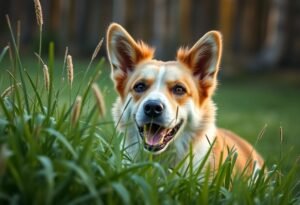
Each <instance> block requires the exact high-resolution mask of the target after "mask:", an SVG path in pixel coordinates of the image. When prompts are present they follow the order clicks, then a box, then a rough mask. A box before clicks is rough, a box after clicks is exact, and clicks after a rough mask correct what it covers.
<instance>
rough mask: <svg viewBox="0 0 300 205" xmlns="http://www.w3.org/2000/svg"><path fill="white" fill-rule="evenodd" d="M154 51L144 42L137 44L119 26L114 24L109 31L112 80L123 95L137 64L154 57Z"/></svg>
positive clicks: (108, 52) (108, 50) (108, 40)
mask: <svg viewBox="0 0 300 205" xmlns="http://www.w3.org/2000/svg"><path fill="white" fill-rule="evenodd" d="M153 52H154V50H153V49H152V48H150V47H148V46H147V45H146V44H144V43H143V42H136V41H135V40H133V38H132V37H131V36H130V35H129V34H128V33H127V31H126V30H125V29H124V28H123V27H122V26H120V25H119V24H116V23H113V24H111V25H110V26H109V28H108V31H107V54H108V58H109V62H110V64H111V68H112V73H111V74H112V75H111V76H112V79H113V80H114V83H115V86H116V88H117V91H118V92H119V93H120V94H121V92H122V89H123V88H124V86H123V85H124V84H125V83H126V79H127V77H128V75H130V73H132V71H133V70H134V69H135V66H136V65H137V63H139V62H140V61H142V60H145V59H151V58H152V57H153Z"/></svg>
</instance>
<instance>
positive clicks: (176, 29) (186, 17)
mask: <svg viewBox="0 0 300 205" xmlns="http://www.w3.org/2000/svg"><path fill="white" fill-rule="evenodd" d="M41 4H42V7H43V16H44V34H43V35H44V37H43V39H44V43H45V44H46V46H43V47H44V48H45V49H46V48H47V43H48V42H47V41H54V42H55V45H56V49H57V52H61V53H63V52H64V49H65V47H66V46H69V49H70V52H71V53H73V55H77V56H82V57H85V56H90V55H91V50H93V48H94V47H95V45H96V44H97V42H98V41H99V39H100V38H102V37H104V36H105V32H106V29H107V26H108V25H109V24H110V23H111V22H118V23H120V24H122V25H123V26H124V27H125V28H126V29H127V30H128V31H129V32H130V33H131V34H132V35H133V36H134V37H135V38H137V39H143V40H144V41H146V42H147V43H149V44H151V45H152V46H154V47H156V57H157V58H160V59H163V60H166V59H168V60H170V59H173V58H174V57H175V54H176V49H177V48H178V46H180V45H187V46H188V45H192V44H193V43H194V42H195V41H196V40H197V39H199V38H200V37H201V36H202V35H203V34H205V33H206V32H207V31H209V30H212V29H215V30H220V31H221V32H222V33H223V38H224V58H223V64H225V65H226V64H227V63H228V64H230V65H231V66H230V67H229V68H226V71H225V72H230V71H232V72H234V70H233V69H249V70H266V69H278V68H285V69H286V67H288V68H292V69H298V70H299V69H300V1H299V0H145V1H141V0H41ZM0 14H1V18H0V45H1V46H2V47H3V46H4V45H6V43H7V36H8V29H7V24H6V21H5V18H4V15H5V14H9V15H10V17H11V19H12V20H13V21H17V20H21V24H22V26H21V28H22V38H21V41H22V45H23V49H26V48H28V47H32V46H34V45H33V44H32V42H33V40H37V38H38V32H37V29H38V28H37V26H36V23H35V22H36V21H35V13H34V6H33V0H22V1H20V0H9V1H7V0H0ZM102 52H103V53H102V54H103V55H105V51H104V49H103V50H102ZM233 65H234V66H233ZM235 71H238V70H235Z"/></svg>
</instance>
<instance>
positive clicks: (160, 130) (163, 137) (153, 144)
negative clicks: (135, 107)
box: [138, 120, 183, 152]
mask: <svg viewBox="0 0 300 205" xmlns="http://www.w3.org/2000/svg"><path fill="white" fill-rule="evenodd" d="M182 123H183V121H182V120H181V121H180V122H179V123H178V124H177V125H175V126H174V127H173V128H165V127H163V126H161V125H158V124H155V123H148V124H144V125H143V126H141V127H139V126H138V129H139V132H140V136H141V137H142V139H143V141H144V147H145V149H147V150H149V151H151V152H158V151H160V150H162V149H164V148H165V147H166V145H168V143H169V142H170V141H171V140H172V139H173V138H174V136H175V135H176V133H177V132H178V130H179V129H180V127H181V125H182Z"/></svg>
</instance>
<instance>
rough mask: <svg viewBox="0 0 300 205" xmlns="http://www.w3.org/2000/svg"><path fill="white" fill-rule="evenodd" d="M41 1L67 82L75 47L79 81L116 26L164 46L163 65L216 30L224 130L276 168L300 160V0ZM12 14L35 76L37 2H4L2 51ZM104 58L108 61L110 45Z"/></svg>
mask: <svg viewBox="0 0 300 205" xmlns="http://www.w3.org/2000/svg"><path fill="white" fill-rule="evenodd" d="M41 4H42V8H43V16H44V25H43V46H42V47H43V54H44V55H43V56H44V58H45V59H46V58H47V55H48V47H49V42H51V41H52V42H54V45H55V54H56V65H55V68H54V72H55V74H56V75H57V77H60V76H61V74H62V71H61V68H62V66H61V65H62V59H63V56H64V51H65V48H66V47H67V46H68V48H69V53H70V54H71V55H72V56H73V61H74V65H75V71H74V72H75V73H76V75H75V79H76V80H79V81H80V80H82V79H81V75H80V74H81V73H83V72H84V70H85V69H86V66H87V65H88V62H89V60H90V58H91V56H92V53H93V51H94V48H95V47H96V45H97V43H98V42H99V40H100V39H101V38H103V37H105V33H106V29H107V27H108V25H109V24H110V23H111V22H118V23H120V24H122V25H123V26H124V27H125V28H126V29H127V30H128V31H129V33H131V34H132V36H133V37H134V38H135V39H141V40H143V41H145V42H147V43H148V44H150V45H151V46H154V47H156V58H158V59H162V60H173V59H174V58H175V56H176V50H177V48H178V47H179V46H192V45H193V44H194V43H195V42H196V41H197V40H198V39H199V38H200V37H201V36H202V35H204V34H205V33H206V32H207V31H209V30H212V29H214V30H219V31H221V32H222V33H223V40H224V51H223V59H222V65H221V70H222V71H221V72H220V74H221V77H220V83H219V84H220V86H219V88H218V90H217V93H216V95H215V101H216V103H217V105H218V116H217V122H218V125H219V126H221V127H224V128H228V129H230V130H233V131H234V132H236V133H238V134H239V135H241V136H243V137H244V138H246V139H248V140H249V141H250V142H251V143H252V144H255V146H256V147H257V149H258V150H259V151H260V152H261V153H262V155H263V156H264V157H265V158H266V159H267V160H269V163H272V162H274V161H276V160H277V161H278V158H280V159H283V156H285V155H287V156H288V157H287V158H285V162H286V163H287V167H288V168H289V167H292V165H293V164H294V163H295V159H298V162H299V161H300V151H299V147H300V126H299V122H300V1H299V0H144V1H141V0H41ZM5 14H9V16H10V19H11V21H12V25H13V28H14V30H17V29H16V28H17V26H16V25H17V22H18V20H20V22H21V56H22V59H23V61H24V67H26V68H28V69H29V71H30V72H32V73H33V74H35V73H36V69H35V68H36V67H37V65H36V62H37V59H36V57H35V56H34V54H33V52H37V50H38V44H39V29H38V26H37V24H36V18H35V12H34V3H33V0H0V47H1V49H2V48H4V47H5V46H6V45H7V43H8V42H9V41H10V35H9V29H8V26H7V23H6V20H5ZM27 56H29V57H27ZM98 56H106V51H105V48H104V46H103V47H102V49H101V50H100V55H98ZM59 58H60V60H57V59H59ZM59 64H60V65H59ZM7 69H10V65H9V64H7V65H6V64H4V65H1V66H0V88H1V91H2V90H4V88H6V87H7V86H8V85H9V82H7V81H6V80H5V79H6V78H7V76H8V75H7V73H6V71H5V70H7ZM94 69H95V68H94ZM102 69H103V75H102V78H101V79H100V80H99V85H100V87H101V88H102V90H104V94H105V95H106V96H107V97H106V98H105V100H106V101H107V105H108V109H110V107H111V104H112V102H113V101H114V100H115V98H116V94H115V93H114V92H111V90H112V87H113V85H112V82H111V81H110V79H109V72H110V68H109V66H108V65H107V64H105V65H104V66H103V67H102ZM40 73H41V71H40ZM5 76H6V77H5ZM62 88H63V87H62ZM68 91H69V90H68V89H66V92H68ZM75 97H76V96H74V99H75ZM107 113H109V111H108V112H107ZM258 139H259V140H260V142H257V141H258ZM290 152H291V154H290V155H289V154H288V153H290Z"/></svg>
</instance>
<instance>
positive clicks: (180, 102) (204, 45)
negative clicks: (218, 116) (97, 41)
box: [107, 24, 264, 173]
mask: <svg viewBox="0 0 300 205" xmlns="http://www.w3.org/2000/svg"><path fill="white" fill-rule="evenodd" d="M107 50H108V56H109V61H110V64H111V68H112V74H111V77H112V79H113V81H114V84H115V87H116V90H117V92H118V94H119V97H118V99H117V100H116V102H115V104H114V107H113V117H114V120H115V122H116V123H117V122H118V123H119V124H118V126H119V129H120V131H124V132H125V131H126V132H127V137H126V138H125V139H124V141H125V145H126V146H128V147H130V149H129V151H128V152H129V154H130V155H131V156H133V158H134V157H135V155H138V150H139V144H142V143H145V142H143V141H141V139H140V138H141V137H140V134H139V130H138V127H140V126H143V125H144V124H143V115H145V114H144V110H143V107H144V103H145V102H146V101H147V100H149V99H150V100H153V99H155V100H160V101H161V102H162V103H164V104H165V107H166V108H165V109H166V110H165V111H164V118H163V119H164V121H165V122H164V121H163V122H161V123H162V124H159V126H161V127H163V129H166V130H171V129H173V128H174V127H176V126H180V128H179V131H178V133H179V134H178V133H175V136H173V138H172V140H171V141H168V144H167V145H166V146H165V147H163V149H162V150H161V151H159V152H158V153H159V154H164V151H165V149H175V153H177V155H178V156H177V158H178V159H179V160H180V159H182V158H183V157H184V156H185V155H186V154H187V153H188V150H189V145H190V143H192V144H193V153H194V161H193V163H194V165H195V166H194V167H195V168H196V167H197V165H199V163H200V162H201V160H202V159H203V157H204V156H205V154H206V153H207V151H208V150H209V148H210V144H211V143H212V142H213V141H214V140H215V144H214V147H213V148H212V152H211V156H210V158H209V163H210V167H212V168H213V169H218V165H219V162H220V160H222V161H224V160H225V159H226V157H227V155H228V152H227V150H228V149H229V150H231V149H233V150H235V151H236V152H237V153H238V158H237V161H236V164H235V167H234V172H235V173H236V172H238V171H242V170H243V169H244V167H245V166H246V165H247V166H248V168H247V173H250V172H251V171H252V170H253V169H257V168H261V167H262V166H263V163H264V161H263V159H262V157H261V156H260V155H259V154H258V153H257V152H256V151H255V149H254V148H253V147H252V146H251V145H250V144H249V143H248V142H246V141H245V140H243V139H242V138H240V137H238V136H237V135H235V134H233V133H232V132H230V131H227V130H224V129H218V128H216V125H215V111H216V106H215V104H214V103H213V101H212V95H213V93H214V90H215V88H216V86H217V74H218V71H219V66H220V59H221V54H222V38H221V34H220V33H219V32H217V31H211V32H208V33H207V34H205V35H204V36H203V37H202V38H201V39H199V41H197V42H196V43H195V45H194V46H193V47H192V48H191V49H188V48H185V49H183V48H181V49H179V50H178V52H177V60H176V61H167V62H163V61H158V60H155V59H153V52H154V49H152V48H151V47H149V46H147V45H146V44H144V43H143V42H139V43H137V42H136V41H135V40H134V39H133V38H132V37H131V36H130V35H129V34H128V33H127V31H126V30H125V29H123V28H122V27H121V26H120V25H118V24H112V25H111V26H110V27H109V28H108V32H107ZM140 82H142V83H143V84H144V85H145V86H146V90H145V91H143V92H136V91H135V89H134V87H135V85H136V84H138V83H140ZM178 85H181V86H183V87H184V88H185V92H184V94H183V95H178V94H176V93H174V87H176V86H178ZM180 121H182V124H180V123H179V122H180ZM144 123H145V122H144ZM154 135H155V134H154ZM154 135H153V136H154ZM161 136H162V137H164V135H161ZM150 139H151V138H150ZM152 139H154V138H152ZM159 139H164V138H159ZM148 140H149V139H148ZM150 141H151V140H150ZM170 144H171V145H170ZM169 145H170V148H169V147H168V146H169ZM142 147H143V146H142ZM164 148H165V149H164ZM222 153H223V158H221V155H222Z"/></svg>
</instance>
